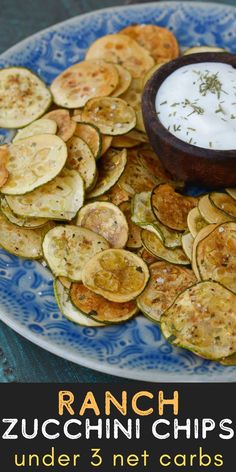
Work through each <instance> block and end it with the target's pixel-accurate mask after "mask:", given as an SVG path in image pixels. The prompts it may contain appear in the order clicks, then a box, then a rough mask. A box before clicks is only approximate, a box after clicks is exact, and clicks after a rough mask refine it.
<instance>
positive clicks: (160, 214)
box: [152, 184, 198, 231]
mask: <svg viewBox="0 0 236 472" xmlns="http://www.w3.org/2000/svg"><path fill="white" fill-rule="evenodd" d="M197 204H198V199H197V198H194V197H186V196H184V195H181V194H180V193H177V192H176V191H175V190H174V188H173V187H172V186H171V185H169V184H161V185H158V186H157V187H156V188H155V189H154V190H153V193H152V208H153V211H154V213H155V215H156V217H157V218H158V220H160V222H161V223H163V224H164V225H166V226H168V228H171V229H175V230H177V231H185V230H186V229H187V227H188V226H187V217H188V213H189V211H190V210H191V209H192V208H194V207H195V206H197Z"/></svg>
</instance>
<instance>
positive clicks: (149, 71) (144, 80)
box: [143, 58, 170, 88]
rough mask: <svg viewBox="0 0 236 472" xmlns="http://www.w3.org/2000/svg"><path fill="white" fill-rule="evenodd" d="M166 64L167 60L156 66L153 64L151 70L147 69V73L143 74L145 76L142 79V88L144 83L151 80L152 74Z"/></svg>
mask: <svg viewBox="0 0 236 472" xmlns="http://www.w3.org/2000/svg"><path fill="white" fill-rule="evenodd" d="M167 62H170V60H169V59H164V58H163V59H162V62H159V63H158V64H155V65H154V66H153V67H151V69H149V70H148V71H147V73H146V74H145V76H144V77H143V88H144V87H145V85H146V83H147V82H148V81H149V79H151V77H152V76H153V74H154V72H156V70H158V69H160V67H162V66H163V65H164V64H166V63H167Z"/></svg>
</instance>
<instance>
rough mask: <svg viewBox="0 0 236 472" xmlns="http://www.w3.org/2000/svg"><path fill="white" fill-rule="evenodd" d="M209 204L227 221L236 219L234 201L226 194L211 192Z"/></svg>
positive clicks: (235, 202)
mask: <svg viewBox="0 0 236 472" xmlns="http://www.w3.org/2000/svg"><path fill="white" fill-rule="evenodd" d="M209 199H210V202H211V203H212V204H213V205H214V206H215V207H216V208H218V209H219V210H221V211H222V212H223V213H224V214H225V215H226V217H228V218H229V219H236V201H235V200H234V199H233V198H232V197H230V195H227V193H220V192H212V193H210V195H209Z"/></svg>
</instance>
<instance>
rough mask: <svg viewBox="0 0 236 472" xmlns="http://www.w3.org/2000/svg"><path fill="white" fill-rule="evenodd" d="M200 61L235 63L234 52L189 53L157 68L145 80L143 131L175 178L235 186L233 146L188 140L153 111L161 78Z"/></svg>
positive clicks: (208, 184) (205, 183)
mask: <svg viewBox="0 0 236 472" xmlns="http://www.w3.org/2000/svg"><path fill="white" fill-rule="evenodd" d="M199 62H222V63H224V64H230V65H232V66H233V67H236V55H234V54H229V53H222V52H220V53H199V54H192V55H188V56H183V57H180V58H178V59H176V60H174V61H171V62H169V63H167V64H165V65H163V66H162V67H161V68H160V69H158V70H157V71H156V72H155V73H154V74H153V76H152V77H151V79H150V80H149V81H148V82H147V84H146V86H145V88H144V92H143V97H142V111H143V118H144V124H145V128H146V132H147V135H148V137H149V139H150V142H151V145H152V147H153V149H154V150H155V152H156V153H157V154H158V156H159V157H160V159H161V161H162V163H163V165H164V166H165V168H166V169H167V170H168V171H169V172H170V173H171V174H172V175H173V176H174V177H175V178H177V179H181V180H184V181H185V182H188V183H191V184H201V185H204V186H206V187H214V188H217V187H218V188H219V187H232V186H236V146H235V149H232V150H226V151H224V150H213V149H205V148H202V147H198V146H193V145H191V144H188V143H186V142H184V141H182V140H180V139H178V138H177V137H176V136H174V135H173V134H171V133H170V132H169V131H168V130H167V129H166V128H165V127H164V126H163V124H162V123H161V122H160V120H159V118H158V115H157V112H156V108H155V100H156V94H157V91H158V89H159V88H160V86H161V84H162V82H163V81H164V80H165V79H166V78H167V77H168V76H169V75H170V74H172V73H173V72H174V71H175V70H177V69H178V68H180V67H183V66H186V65H189V64H197V63H199Z"/></svg>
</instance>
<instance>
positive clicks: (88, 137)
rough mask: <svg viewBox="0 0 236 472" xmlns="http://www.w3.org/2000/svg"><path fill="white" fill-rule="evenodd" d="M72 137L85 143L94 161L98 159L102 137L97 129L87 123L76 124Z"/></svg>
mask: <svg viewBox="0 0 236 472" xmlns="http://www.w3.org/2000/svg"><path fill="white" fill-rule="evenodd" d="M74 136H77V137H78V138H80V139H83V141H85V142H86V144H87V145H88V147H89V148H90V149H91V151H92V153H93V155H94V157H95V159H98V158H99V157H100V155H101V150H102V136H101V133H100V131H99V129H98V128H97V127H96V126H94V125H91V124H89V123H77V124H76V128H75V132H74Z"/></svg>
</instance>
